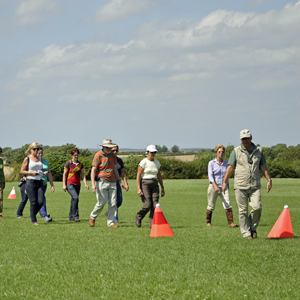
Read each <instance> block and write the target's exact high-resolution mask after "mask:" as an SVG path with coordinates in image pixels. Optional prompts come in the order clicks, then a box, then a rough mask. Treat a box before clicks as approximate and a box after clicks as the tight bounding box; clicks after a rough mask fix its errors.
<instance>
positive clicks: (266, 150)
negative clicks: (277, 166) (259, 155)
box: [262, 147, 276, 160]
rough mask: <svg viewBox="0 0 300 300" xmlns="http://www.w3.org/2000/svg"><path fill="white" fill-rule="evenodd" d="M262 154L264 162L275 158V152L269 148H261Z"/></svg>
mask: <svg viewBox="0 0 300 300" xmlns="http://www.w3.org/2000/svg"><path fill="white" fill-rule="evenodd" d="M262 152H263V154H264V157H265V159H266V160H269V159H270V160H274V159H275V157H276V153H275V150H274V149H273V148H269V147H262Z"/></svg>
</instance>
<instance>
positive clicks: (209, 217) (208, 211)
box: [205, 209, 212, 227]
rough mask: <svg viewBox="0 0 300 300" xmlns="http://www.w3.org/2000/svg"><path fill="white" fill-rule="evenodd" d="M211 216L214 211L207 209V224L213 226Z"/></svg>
mask: <svg viewBox="0 0 300 300" xmlns="http://www.w3.org/2000/svg"><path fill="white" fill-rule="evenodd" d="M211 216H212V211H210V210H209V209H207V210H206V221H205V225H206V226H208V227H209V226H211Z"/></svg>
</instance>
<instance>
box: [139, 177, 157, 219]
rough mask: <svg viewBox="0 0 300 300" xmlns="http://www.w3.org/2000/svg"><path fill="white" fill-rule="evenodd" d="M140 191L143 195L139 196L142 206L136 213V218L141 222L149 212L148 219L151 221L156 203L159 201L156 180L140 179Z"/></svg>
mask: <svg viewBox="0 0 300 300" xmlns="http://www.w3.org/2000/svg"><path fill="white" fill-rule="evenodd" d="M141 189H142V191H143V194H144V195H142V196H141V199H142V202H143V206H142V208H141V209H140V210H139V211H138V213H137V216H138V218H139V219H140V220H142V219H143V218H144V217H145V215H146V214H147V213H148V211H149V210H150V215H149V219H153V214H154V210H155V205H156V204H157V203H158V199H159V186H158V180H157V179H142V180H141Z"/></svg>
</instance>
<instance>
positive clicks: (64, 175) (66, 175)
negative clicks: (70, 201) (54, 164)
mask: <svg viewBox="0 0 300 300" xmlns="http://www.w3.org/2000/svg"><path fill="white" fill-rule="evenodd" d="M68 172H69V170H68V169H67V168H64V174H63V190H64V191H66V190H67V178H68Z"/></svg>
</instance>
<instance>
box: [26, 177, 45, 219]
mask: <svg viewBox="0 0 300 300" xmlns="http://www.w3.org/2000/svg"><path fill="white" fill-rule="evenodd" d="M26 192H27V195H28V198H29V202H30V220H31V222H32V223H35V222H37V220H36V214H37V213H38V211H39V210H40V209H41V207H42V206H43V203H44V189H43V180H30V179H27V181H26Z"/></svg>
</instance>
